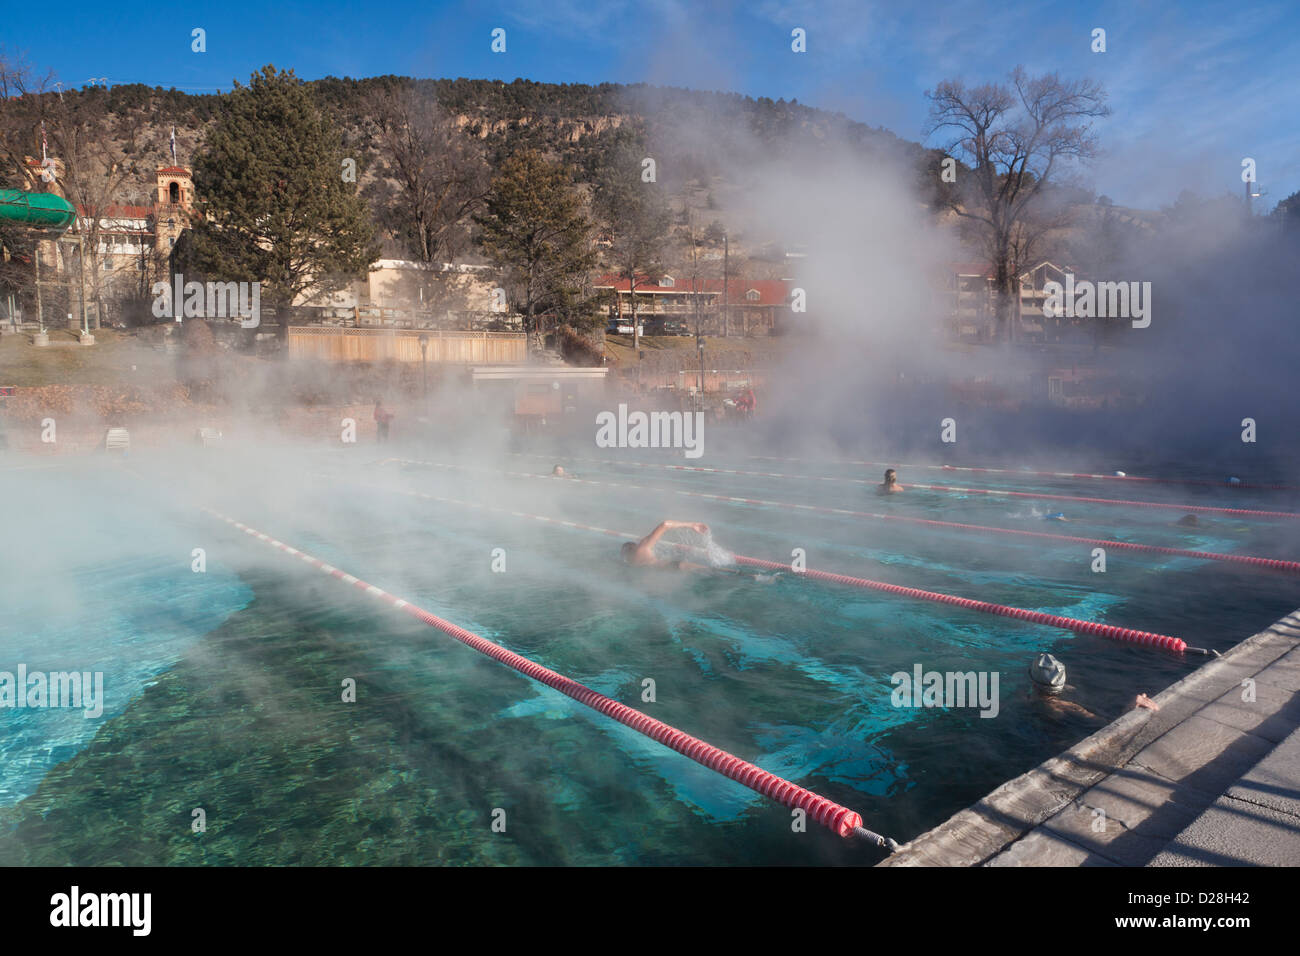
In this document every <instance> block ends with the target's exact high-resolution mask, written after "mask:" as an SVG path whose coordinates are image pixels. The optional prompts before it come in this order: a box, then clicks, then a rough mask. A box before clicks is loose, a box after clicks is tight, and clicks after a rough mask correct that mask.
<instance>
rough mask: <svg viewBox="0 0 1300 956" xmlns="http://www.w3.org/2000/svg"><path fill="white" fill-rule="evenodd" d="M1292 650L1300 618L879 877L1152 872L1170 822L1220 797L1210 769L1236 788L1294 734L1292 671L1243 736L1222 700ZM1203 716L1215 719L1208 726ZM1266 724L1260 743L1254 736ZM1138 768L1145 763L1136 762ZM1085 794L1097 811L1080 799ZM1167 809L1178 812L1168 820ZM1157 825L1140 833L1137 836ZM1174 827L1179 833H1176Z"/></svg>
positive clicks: (1057, 761)
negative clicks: (983, 871)
mask: <svg viewBox="0 0 1300 956" xmlns="http://www.w3.org/2000/svg"><path fill="white" fill-rule="evenodd" d="M1298 648H1300V609H1298V610H1296V611H1292V612H1291V613H1290V614H1288V615H1286V616H1285V617H1283V618H1281V619H1280V620H1278V621H1276V622H1274V623H1273V624H1272V625H1270V626H1269V627H1268V628H1266V629H1264V630H1263V631H1260V632H1259V633H1257V634H1254V635H1252V636H1251V637H1248V638H1246V639H1245V640H1243V641H1242V642H1241V643H1239V644H1237V645H1236V646H1235V647H1233V648H1232V649H1231V650H1229V651H1228V652H1226V653H1225V654H1224V655H1223V656H1222V657H1220V658H1216V659H1213V660H1211V661H1209V662H1207V663H1205V664H1203V665H1202V666H1201V667H1198V668H1197V669H1196V670H1194V671H1192V672H1191V673H1189V674H1187V675H1186V676H1185V677H1183V678H1182V679H1180V680H1179V681H1177V682H1176V683H1174V684H1173V685H1171V686H1170V687H1168V688H1166V689H1165V690H1164V691H1162V692H1161V693H1160V694H1158V695H1157V696H1156V697H1155V698H1154V700H1155V701H1156V703H1157V704H1159V705H1160V710H1159V711H1158V712H1155V713H1152V712H1150V711H1145V710H1131V711H1128V712H1127V713H1125V714H1124V715H1123V716H1121V717H1119V718H1118V719H1116V720H1115V721H1113V722H1112V723H1110V724H1108V725H1107V726H1105V727H1103V728H1102V729H1100V730H1098V731H1097V732H1096V733H1094V734H1092V735H1091V736H1090V737H1087V738H1085V739H1084V740H1082V741H1080V742H1079V743H1077V744H1075V745H1074V746H1073V747H1071V748H1070V749H1068V750H1066V751H1064V752H1063V753H1060V754H1058V755H1057V756H1055V757H1052V758H1050V759H1048V760H1046V761H1044V762H1043V763H1041V764H1039V765H1038V766H1037V767H1035V768H1033V769H1032V770H1030V771H1028V772H1027V773H1024V774H1022V775H1020V776H1019V777H1016V778H1014V779H1012V780H1008V781H1007V782H1006V783H1003V784H1002V785H1001V786H999V787H997V788H996V789H995V790H993V791H992V792H991V793H989V794H988V795H987V796H985V797H983V798H982V799H981V800H979V801H977V802H976V803H974V804H973V805H971V806H970V807H968V808H966V809H965V810H961V811H959V812H958V813H956V814H954V815H953V816H952V817H950V818H949V819H948V820H946V821H945V822H943V823H941V824H939V825H938V826H936V827H934V828H933V829H930V830H928V831H926V832H925V833H922V834H921V835H920V836H918V837H916V838H914V839H913V840H910V841H909V842H908V843H906V844H904V845H903V846H902V847H900V848H899V850H898V851H897V852H896V853H894V854H892V855H891V856H889V857H888V858H886V859H885V860H882V861H881V862H880V863H879V864H877V865H878V866H981V865H999V866H1000V865H1015V866H1088V865H1101V866H1107V865H1112V866H1114V865H1142V863H1143V862H1144V860H1143V859H1142V858H1143V857H1144V856H1145V857H1146V859H1147V860H1150V859H1151V858H1153V857H1154V856H1155V855H1157V854H1158V853H1159V852H1160V849H1161V848H1162V847H1163V845H1164V844H1165V843H1167V842H1168V841H1169V840H1171V839H1172V838H1173V836H1174V835H1176V831H1175V832H1173V833H1171V830H1170V823H1169V819H1171V818H1172V819H1174V820H1176V821H1180V820H1181V821H1182V822H1185V823H1190V821H1191V820H1192V819H1195V817H1196V816H1197V814H1198V813H1199V812H1201V811H1203V810H1204V809H1206V808H1207V807H1208V806H1209V804H1211V803H1213V802H1214V801H1215V799H1216V798H1217V797H1219V796H1220V794H1221V793H1222V791H1218V792H1211V791H1212V790H1214V789H1216V787H1215V785H1214V784H1213V783H1210V782H1207V781H1209V779H1210V777H1212V776H1213V771H1214V770H1215V769H1216V768H1215V766H1214V765H1215V764H1216V763H1224V762H1225V761H1226V763H1227V764H1228V765H1229V766H1227V767H1226V768H1224V767H1220V768H1217V769H1220V770H1224V769H1226V771H1227V772H1228V774H1229V776H1230V778H1232V779H1235V774H1236V770H1237V768H1238V767H1240V772H1242V773H1244V772H1246V770H1248V769H1249V767H1250V766H1253V765H1254V764H1255V763H1257V762H1258V761H1259V759H1261V756H1262V754H1266V753H1267V752H1268V751H1271V750H1272V748H1273V746H1275V744H1276V743H1277V742H1278V741H1279V740H1280V739H1281V737H1279V736H1278V729H1279V724H1280V726H1281V729H1282V731H1283V732H1284V733H1283V736H1285V731H1288V730H1294V729H1295V727H1296V726H1297V725H1300V719H1297V716H1296V714H1295V713H1294V708H1293V707H1292V706H1291V705H1292V701H1293V699H1294V697H1295V692H1296V691H1297V690H1300V670H1296V671H1295V672H1294V673H1292V669H1291V668H1289V667H1288V668H1286V673H1285V674H1283V675H1282V677H1283V683H1282V684H1279V683H1278V674H1277V673H1276V671H1275V672H1274V676H1273V677H1271V678H1269V679H1268V681H1267V682H1268V685H1269V686H1268V690H1269V693H1268V694H1266V695H1263V696H1265V697H1268V698H1269V699H1268V700H1267V701H1265V700H1259V701H1252V702H1251V703H1256V704H1257V705H1258V706H1256V707H1254V708H1253V709H1251V710H1250V711H1248V712H1247V713H1248V716H1247V717H1245V718H1244V719H1243V723H1244V724H1247V726H1243V725H1242V724H1235V725H1231V724H1225V723H1224V722H1223V720H1224V714H1223V710H1222V709H1223V708H1225V707H1230V706H1231V705H1232V704H1234V703H1235V702H1232V701H1228V702H1225V701H1223V700H1222V698H1224V697H1226V696H1227V695H1229V694H1231V693H1232V692H1234V691H1236V690H1237V689H1238V688H1241V687H1242V685H1243V681H1245V680H1246V679H1247V678H1256V677H1257V676H1258V675H1260V674H1261V673H1262V672H1263V671H1265V670H1267V669H1269V668H1270V666H1271V665H1273V664H1275V663H1276V662H1278V661H1279V660H1280V659H1282V658H1283V657H1287V656H1288V655H1290V657H1291V662H1292V663H1294V662H1298V661H1300V650H1297V649H1298ZM1252 686H1254V685H1252ZM1211 708H1214V709H1213V710H1210V709H1211ZM1207 710H1210V713H1211V714H1213V715H1214V716H1213V717H1207V716H1206V715H1205V714H1204V712H1205V711H1207ZM1288 711H1289V712H1288ZM1193 718H1196V720H1193ZM1256 718H1257V719H1256ZM1205 720H1212V721H1213V722H1214V723H1213V728H1212V729H1213V730H1214V731H1218V730H1220V729H1221V730H1222V733H1210V734H1206V733H1205V728H1206V726H1207V725H1205V724H1204V723H1203V722H1204V721H1205ZM1251 720H1254V721H1255V722H1254V724H1253V725H1251V724H1250V721H1251ZM1270 722H1272V724H1271V725H1270V729H1269V731H1268V732H1267V736H1259V735H1258V733H1256V731H1258V730H1259V729H1260V728H1262V727H1264V726H1265V725H1269V724H1270ZM1180 728H1181V734H1182V736H1184V737H1189V736H1194V737H1195V738H1196V739H1197V740H1198V741H1199V740H1202V739H1205V738H1215V739H1214V740H1207V741H1206V744H1205V745H1204V746H1199V747H1198V746H1197V745H1196V744H1195V743H1192V744H1191V745H1190V746H1189V741H1188V740H1180V739H1179V735H1180ZM1241 738H1248V739H1241ZM1166 739H1167V740H1168V741H1169V742H1170V743H1169V747H1166V748H1163V749H1165V750H1168V749H1171V748H1173V747H1174V744H1175V743H1177V745H1178V746H1177V748H1176V753H1177V755H1178V758H1179V759H1178V760H1177V769H1176V771H1174V773H1176V774H1179V775H1178V776H1176V777H1175V776H1171V775H1170V772H1169V771H1166V772H1163V773H1162V772H1161V771H1160V768H1152V767H1151V766H1149V764H1154V763H1156V762H1157V761H1158V760H1159V758H1160V752H1161V750H1162V748H1161V746H1160V743H1161V741H1162V740H1166ZM1243 744H1244V745H1245V746H1242V745H1243ZM1216 748H1217V749H1216ZM1139 756H1141V757H1142V758H1143V761H1142V762H1141V763H1139V762H1137V761H1135V759H1134V758H1136V757H1139ZM1130 768H1132V769H1131V770H1130ZM1207 774H1209V775H1210V777H1207ZM1220 776H1221V774H1220ZM1207 787H1208V789H1207ZM1094 788H1099V789H1096V790H1095V791H1094ZM1143 788H1145V790H1146V792H1145V793H1143V794H1142V796H1145V797H1148V798H1150V799H1149V800H1148V801H1147V802H1143V801H1142V800H1140V799H1137V798H1135V796H1134V791H1135V790H1138V791H1142V790H1143ZM1091 792H1096V793H1097V794H1098V795H1099V796H1100V797H1101V798H1102V799H1097V800H1083V799H1081V798H1082V797H1084V796H1085V794H1089V793H1091ZM1106 803H1109V805H1110V806H1111V807H1113V808H1118V807H1122V808H1123V814H1124V815H1126V816H1127V817H1128V819H1124V818H1123V815H1119V816H1118V817H1117V816H1116V815H1114V814H1113V815H1112V818H1111V819H1108V818H1107V815H1106V806H1104V805H1102V804H1106ZM1099 805H1102V806H1100V809H1099ZM1072 806H1073V807H1074V808H1075V811H1076V812H1074V813H1073V814H1071V813H1070V808H1071V807H1072ZM1166 808H1172V809H1173V810H1174V811H1175V812H1173V813H1172V815H1171V814H1170V813H1168V812H1166ZM1144 811H1145V812H1144ZM1177 811H1181V813H1180V812H1177ZM1067 814H1069V816H1067ZM1162 814H1163V816H1164V819H1163V820H1161V817H1162ZM1184 817H1185V818H1186V819H1185V820H1183V818H1184ZM1080 818H1081V819H1080ZM1098 820H1100V828H1098V824H1097V821H1098ZM1153 822H1154V825H1150V826H1146V832H1145V833H1143V832H1142V829H1143V826H1144V825H1145V824H1149V823H1153ZM1174 826H1175V827H1176V828H1177V830H1181V826H1179V825H1178V824H1177V823H1175V824H1174ZM1112 846H1113V847H1114V849H1112Z"/></svg>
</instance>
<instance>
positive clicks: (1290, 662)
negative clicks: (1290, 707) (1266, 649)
mask: <svg viewBox="0 0 1300 956" xmlns="http://www.w3.org/2000/svg"><path fill="white" fill-rule="evenodd" d="M1255 680H1256V681H1258V682H1259V683H1261V684H1275V685H1277V686H1278V687H1290V688H1296V687H1300V652H1297V651H1292V652H1291V653H1290V654H1287V655H1286V656H1284V657H1282V658H1279V659H1278V660H1276V661H1274V662H1273V663H1272V664H1270V665H1268V667H1265V668H1264V669H1263V670H1262V671H1260V672H1259V673H1258V674H1256V675H1255Z"/></svg>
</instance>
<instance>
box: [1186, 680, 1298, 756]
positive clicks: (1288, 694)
mask: <svg viewBox="0 0 1300 956" xmlns="http://www.w3.org/2000/svg"><path fill="white" fill-rule="evenodd" d="M1246 690H1247V689H1246V688H1244V687H1234V688H1233V689H1232V690H1230V691H1228V692H1227V693H1226V694H1224V695H1223V696H1222V697H1220V698H1219V699H1218V700H1216V701H1214V702H1213V703H1211V704H1209V705H1208V706H1206V707H1204V708H1202V709H1201V710H1199V711H1197V716H1198V717H1204V718H1205V719H1206V720H1213V721H1217V722H1218V723H1220V724H1226V725H1227V726H1229V727H1235V728H1237V729H1238V730H1244V731H1246V732H1248V733H1252V734H1254V735H1255V736H1256V737H1263V738H1264V739H1265V740H1271V741H1272V742H1273V743H1281V742H1282V741H1283V740H1285V739H1286V737H1287V736H1288V735H1289V734H1290V733H1291V731H1293V730H1294V729H1295V728H1296V725H1297V724H1300V695H1297V694H1296V693H1294V692H1293V691H1291V690H1289V689H1287V688H1285V687H1279V686H1277V685H1276V684H1260V683H1256V684H1255V686H1254V687H1253V688H1252V692H1253V694H1254V697H1255V699H1254V700H1243V699H1242V696H1243V694H1245V693H1246Z"/></svg>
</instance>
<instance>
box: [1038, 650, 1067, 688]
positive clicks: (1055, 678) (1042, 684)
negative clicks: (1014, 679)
mask: <svg viewBox="0 0 1300 956" xmlns="http://www.w3.org/2000/svg"><path fill="white" fill-rule="evenodd" d="M1029 679H1030V680H1032V681H1033V682H1034V689H1035V690H1037V691H1038V692H1039V693H1042V694H1047V695H1048V696H1055V695H1056V694H1059V693H1060V692H1061V689H1062V688H1063V687H1065V665H1064V664H1062V663H1061V662H1060V661H1058V660H1057V659H1056V658H1055V657H1053V656H1052V655H1051V654H1039V655H1038V656H1037V657H1036V658H1034V661H1033V663H1032V664H1030V665H1029Z"/></svg>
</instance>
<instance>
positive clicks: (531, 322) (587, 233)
mask: <svg viewBox="0 0 1300 956" xmlns="http://www.w3.org/2000/svg"><path fill="white" fill-rule="evenodd" d="M474 221H475V222H476V223H477V224H478V226H479V229H480V232H479V236H478V243H479V246H480V247H481V248H482V250H483V254H484V255H485V256H487V258H488V259H489V260H491V261H492V262H493V263H494V264H495V265H496V266H497V267H498V268H500V269H501V270H502V271H503V272H504V273H505V276H506V281H507V283H508V284H509V285H510V287H511V289H512V292H513V294H512V296H511V298H512V302H513V304H514V306H515V308H516V309H517V310H518V311H520V312H522V313H523V316H524V330H525V331H526V332H527V333H528V334H529V336H530V340H531V341H532V343H533V347H534V348H540V346H541V335H540V330H539V328H538V323H537V317H538V316H539V315H540V314H542V313H544V312H547V311H551V310H554V309H567V308H569V307H570V306H571V305H572V302H573V298H574V297H575V296H576V295H578V294H579V293H580V290H581V289H582V286H583V280H584V279H585V278H586V274H587V272H588V271H589V270H590V269H591V268H592V266H593V265H595V260H596V257H595V253H594V252H593V251H592V247H591V222H590V220H588V218H587V211H586V204H585V203H584V201H583V198H582V195H581V193H579V192H578V190H577V189H575V188H574V186H573V182H572V177H571V176H570V174H569V171H568V170H567V169H565V168H564V167H563V166H559V165H557V164H555V163H551V162H548V161H547V160H546V158H545V157H544V156H542V154H541V153H538V152H536V151H533V150H524V151H522V152H519V153H516V154H515V155H514V156H511V157H510V158H509V159H507V160H506V161H505V162H504V163H502V164H501V170H500V173H499V174H498V175H497V176H496V178H494V179H493V180H492V185H491V187H490V189H489V190H488V196H487V200H486V202H485V204H484V211H483V212H482V213H481V214H480V215H478V216H476V217H475V218H474Z"/></svg>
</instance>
